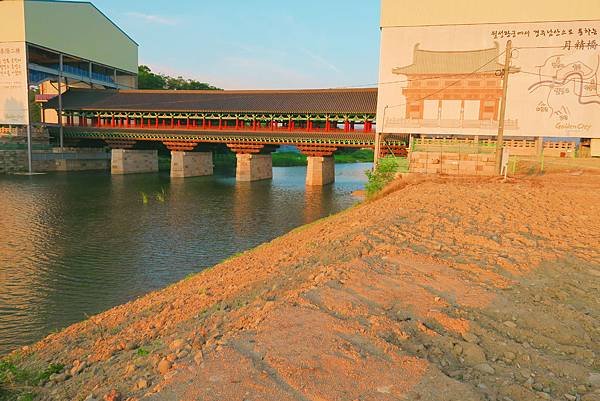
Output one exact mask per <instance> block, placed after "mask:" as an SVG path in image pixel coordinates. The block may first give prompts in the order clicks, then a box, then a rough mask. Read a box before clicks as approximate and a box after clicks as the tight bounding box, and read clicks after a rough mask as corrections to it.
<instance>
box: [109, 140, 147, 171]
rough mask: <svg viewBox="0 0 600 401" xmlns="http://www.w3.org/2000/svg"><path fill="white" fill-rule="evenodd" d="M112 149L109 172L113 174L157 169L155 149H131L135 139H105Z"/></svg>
mask: <svg viewBox="0 0 600 401" xmlns="http://www.w3.org/2000/svg"><path fill="white" fill-rule="evenodd" d="M106 143H107V144H108V146H109V147H110V148H111V149H112V151H111V158H110V172H111V174H113V175H122V174H137V173H155V172H157V171H158V152H157V151H156V150H138V149H133V146H134V145H135V141H106Z"/></svg>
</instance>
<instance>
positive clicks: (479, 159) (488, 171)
mask: <svg viewBox="0 0 600 401" xmlns="http://www.w3.org/2000/svg"><path fill="white" fill-rule="evenodd" d="M495 160H496V156H495V154H493V153H492V154H490V153H476V154H474V153H432V152H410V153H409V162H410V164H409V171H410V172H411V173H421V174H449V175H485V176H491V175H494V174H495V171H496V161H495Z"/></svg>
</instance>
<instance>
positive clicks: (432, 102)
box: [378, 19, 600, 138]
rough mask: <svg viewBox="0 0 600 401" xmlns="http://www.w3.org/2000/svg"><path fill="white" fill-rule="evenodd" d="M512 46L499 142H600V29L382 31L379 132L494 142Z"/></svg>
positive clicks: (486, 26) (599, 23) (532, 26)
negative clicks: (508, 47)
mask: <svg viewBox="0 0 600 401" xmlns="http://www.w3.org/2000/svg"><path fill="white" fill-rule="evenodd" d="M508 40H511V41H512V47H513V50H512V52H511V66H510V69H509V74H508V79H509V85H508V95H507V97H506V99H507V108H506V120H505V131H504V132H505V135H506V136H532V135H535V136H548V137H578V138H598V137H600V90H599V89H600V86H599V85H600V84H599V82H598V79H599V76H600V19H597V20H588V21H585V20H582V21H569V22H565V21H559V22H532V23H527V22H515V23H510V22H509V23H475V24H448V25H426V26H425V25H423V26H390V27H385V28H384V29H382V38H381V63H380V84H379V105H378V116H379V118H380V119H381V121H382V123H381V124H378V128H379V129H380V130H382V131H384V132H388V133H423V134H444V135H447V134H450V135H495V134H496V133H497V130H498V121H499V112H500V103H501V100H502V86H503V79H504V76H505V74H504V72H503V69H504V60H505V49H506V44H507V41H508Z"/></svg>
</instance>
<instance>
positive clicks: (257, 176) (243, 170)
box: [235, 153, 273, 181]
mask: <svg viewBox="0 0 600 401" xmlns="http://www.w3.org/2000/svg"><path fill="white" fill-rule="evenodd" d="M236 157H237V166H236V172H235V177H236V179H237V180H238V181H259V180H269V179H271V178H273V158H272V157H271V155H270V154H268V155H263V154H249V153H237V154H236Z"/></svg>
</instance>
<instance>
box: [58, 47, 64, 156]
mask: <svg viewBox="0 0 600 401" xmlns="http://www.w3.org/2000/svg"><path fill="white" fill-rule="evenodd" d="M58 57H59V62H58V65H59V66H58V121H57V122H58V144H59V146H60V150H63V147H64V144H65V141H64V128H63V117H62V112H63V104H62V80H63V68H64V59H63V55H62V53H61V54H60V55H59V56H58Z"/></svg>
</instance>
